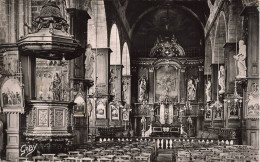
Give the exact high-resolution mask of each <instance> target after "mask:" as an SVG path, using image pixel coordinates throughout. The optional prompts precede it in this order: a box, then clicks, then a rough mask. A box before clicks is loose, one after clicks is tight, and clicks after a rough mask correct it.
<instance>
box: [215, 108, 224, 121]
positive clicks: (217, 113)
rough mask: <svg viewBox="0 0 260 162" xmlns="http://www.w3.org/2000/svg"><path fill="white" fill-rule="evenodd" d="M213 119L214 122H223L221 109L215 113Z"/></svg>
mask: <svg viewBox="0 0 260 162" xmlns="http://www.w3.org/2000/svg"><path fill="white" fill-rule="evenodd" d="M213 119H214V120H222V119H223V111H222V109H221V108H218V109H215V110H214V111H213Z"/></svg>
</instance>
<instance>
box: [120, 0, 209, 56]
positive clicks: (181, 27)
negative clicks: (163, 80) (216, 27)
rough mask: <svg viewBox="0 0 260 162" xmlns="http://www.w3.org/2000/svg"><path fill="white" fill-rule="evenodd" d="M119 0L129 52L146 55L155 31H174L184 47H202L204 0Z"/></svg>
mask: <svg viewBox="0 0 260 162" xmlns="http://www.w3.org/2000/svg"><path fill="white" fill-rule="evenodd" d="M119 2H120V5H121V6H124V8H125V17H126V20H127V22H128V25H129V28H130V30H131V33H132V34H131V48H132V50H131V51H132V54H131V55H132V56H134V55H136V56H137V55H138V56H137V57H146V56H147V53H149V51H150V49H151V48H152V47H153V45H154V43H155V41H156V39H157V37H158V36H159V35H166V36H167V35H168V36H172V35H173V34H174V35H175V37H176V38H177V42H178V43H179V44H180V45H181V46H182V47H184V48H194V47H195V48H204V45H203V44H202V42H204V26H205V24H206V21H207V19H208V16H209V8H208V4H207V0H120V1H119ZM167 13H168V14H167ZM167 15H168V16H167ZM167 22H168V30H166V23H167ZM136 50H139V52H138V54H134V53H136V52H135V51H136ZM140 51H141V54H140ZM143 51H145V52H143Z"/></svg>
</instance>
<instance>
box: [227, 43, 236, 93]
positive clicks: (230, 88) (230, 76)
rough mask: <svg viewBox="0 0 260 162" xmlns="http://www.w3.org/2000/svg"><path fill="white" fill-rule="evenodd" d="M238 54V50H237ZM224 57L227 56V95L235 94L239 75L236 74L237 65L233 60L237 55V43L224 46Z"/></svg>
mask: <svg viewBox="0 0 260 162" xmlns="http://www.w3.org/2000/svg"><path fill="white" fill-rule="evenodd" d="M237 52H238V50H237ZM224 55H225V67H226V83H227V84H226V93H227V94H233V93H234V81H235V77H236V75H237V73H236V67H235V65H236V63H235V59H234V58H233V56H234V55H236V42H235V43H226V44H225V45H224Z"/></svg>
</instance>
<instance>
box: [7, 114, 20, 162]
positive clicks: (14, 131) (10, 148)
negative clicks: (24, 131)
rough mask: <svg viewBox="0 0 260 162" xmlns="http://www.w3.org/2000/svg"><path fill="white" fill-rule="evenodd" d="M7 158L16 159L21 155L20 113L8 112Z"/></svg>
mask: <svg viewBox="0 0 260 162" xmlns="http://www.w3.org/2000/svg"><path fill="white" fill-rule="evenodd" d="M6 132H7V146H6V159H7V160H11V161H15V159H17V158H18V157H19V149H20V148H19V141H20V140H19V114H18V113H8V114H7V129H6Z"/></svg>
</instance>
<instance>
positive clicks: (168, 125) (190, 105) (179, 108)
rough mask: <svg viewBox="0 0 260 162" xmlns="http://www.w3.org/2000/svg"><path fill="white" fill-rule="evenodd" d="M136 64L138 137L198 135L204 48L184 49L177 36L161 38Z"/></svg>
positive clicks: (134, 68)
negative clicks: (146, 55)
mask: <svg viewBox="0 0 260 162" xmlns="http://www.w3.org/2000/svg"><path fill="white" fill-rule="evenodd" d="M133 64H134V66H133V69H132V74H133V76H134V77H136V78H133V85H134V86H133V87H138V88H133V89H132V93H133V94H135V95H134V96H137V97H134V98H132V100H134V102H135V103H134V111H133V115H134V121H133V125H134V129H135V132H137V134H136V135H138V136H146V137H148V136H176V137H186V136H188V137H192V136H195V135H196V131H198V130H199V129H200V127H202V126H201V123H202V121H201V120H202V118H199V116H202V115H203V101H204V93H203V92H204V91H203V89H204V79H203V75H204V72H203V71H204V69H203V64H204V61H203V51H202V49H201V48H182V47H181V45H179V44H178V43H177V39H176V38H175V36H174V35H172V36H164V37H162V36H159V37H158V39H157V41H156V42H155V45H154V47H153V48H152V49H151V50H150V53H149V56H148V57H145V58H138V59H136V60H134V62H133Z"/></svg>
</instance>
